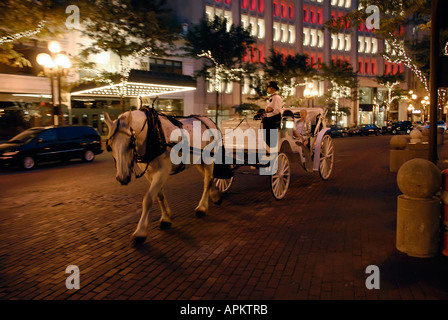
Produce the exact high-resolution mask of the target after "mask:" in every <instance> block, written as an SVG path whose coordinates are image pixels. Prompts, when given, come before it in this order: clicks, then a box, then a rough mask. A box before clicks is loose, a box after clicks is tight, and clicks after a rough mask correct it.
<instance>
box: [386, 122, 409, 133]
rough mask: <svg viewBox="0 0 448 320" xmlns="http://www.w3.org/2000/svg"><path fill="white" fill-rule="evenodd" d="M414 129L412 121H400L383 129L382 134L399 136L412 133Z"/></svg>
mask: <svg viewBox="0 0 448 320" xmlns="http://www.w3.org/2000/svg"><path fill="white" fill-rule="evenodd" d="M412 129H413V126H412V122H411V121H398V122H393V123H391V124H389V125H387V126H384V127H382V129H381V133H382V134H387V133H390V134H399V133H407V134H409V133H411V131H412Z"/></svg>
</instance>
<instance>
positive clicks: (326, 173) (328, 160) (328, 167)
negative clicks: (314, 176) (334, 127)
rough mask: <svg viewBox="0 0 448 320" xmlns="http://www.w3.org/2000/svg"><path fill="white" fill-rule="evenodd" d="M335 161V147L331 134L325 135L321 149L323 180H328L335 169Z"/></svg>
mask: <svg viewBox="0 0 448 320" xmlns="http://www.w3.org/2000/svg"><path fill="white" fill-rule="evenodd" d="M333 162H334V147H333V140H332V139H331V137H330V135H328V134H327V135H325V136H324V138H323V139H322V145H321V149H320V163H319V175H320V177H321V178H322V180H327V179H328V178H329V177H330V175H331V171H332V170H333Z"/></svg>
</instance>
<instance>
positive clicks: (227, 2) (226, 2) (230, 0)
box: [224, 0, 232, 5]
mask: <svg viewBox="0 0 448 320" xmlns="http://www.w3.org/2000/svg"><path fill="white" fill-rule="evenodd" d="M231 2H232V0H224V3H225V4H227V5H230V3H231Z"/></svg>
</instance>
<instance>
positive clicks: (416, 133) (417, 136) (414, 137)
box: [409, 129, 423, 143]
mask: <svg viewBox="0 0 448 320" xmlns="http://www.w3.org/2000/svg"><path fill="white" fill-rule="evenodd" d="M409 136H410V137H411V143H421V142H422V136H423V134H422V132H421V131H420V130H418V129H414V130H412V131H411V133H410V134H409Z"/></svg>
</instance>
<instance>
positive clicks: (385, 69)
mask: <svg viewBox="0 0 448 320" xmlns="http://www.w3.org/2000/svg"><path fill="white" fill-rule="evenodd" d="M384 74H389V63H387V62H386V63H385V64H384Z"/></svg>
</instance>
